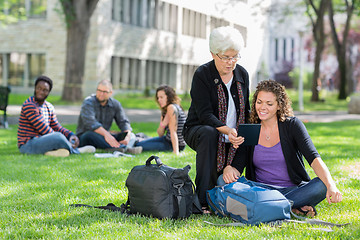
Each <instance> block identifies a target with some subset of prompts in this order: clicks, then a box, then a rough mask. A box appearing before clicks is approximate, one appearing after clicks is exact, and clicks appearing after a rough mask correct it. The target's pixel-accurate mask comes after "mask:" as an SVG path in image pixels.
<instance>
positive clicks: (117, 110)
mask: <svg viewBox="0 0 360 240" xmlns="http://www.w3.org/2000/svg"><path fill="white" fill-rule="evenodd" d="M111 95H112V84H111V82H110V81H107V80H102V81H100V82H99V84H98V86H97V89H96V94H93V95H91V96H88V97H87V98H85V100H84V102H83V104H82V106H81V111H80V116H79V120H78V126H77V129H76V134H77V136H78V137H79V139H80V146H85V145H91V146H94V147H95V148H99V149H106V150H108V151H121V152H127V153H131V154H138V153H141V152H142V147H133V146H134V143H135V140H136V136H135V134H133V133H132V132H131V131H132V128H131V126H130V121H129V119H128V117H127V116H126V114H125V111H124V109H123V107H122V106H121V103H120V102H119V101H118V100H116V99H114V98H112V97H111ZM113 120H115V122H116V124H117V126H118V127H119V129H120V130H121V131H122V132H123V133H124V132H126V133H127V134H126V136H125V137H124V138H122V136H123V135H122V134H115V133H111V132H110V128H111V125H112V122H113Z"/></svg>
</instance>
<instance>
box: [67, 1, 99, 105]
mask: <svg viewBox="0 0 360 240" xmlns="http://www.w3.org/2000/svg"><path fill="white" fill-rule="evenodd" d="M60 2H61V4H62V7H63V11H64V14H65V19H66V23H67V26H68V28H67V39H66V64H65V82H64V88H63V92H62V100H65V101H81V100H83V94H82V84H83V80H84V72H85V59H86V45H87V42H88V39H89V34H90V18H91V15H92V14H93V12H94V10H95V8H96V5H97V3H98V0H87V1H86V0H66V1H65V0H60Z"/></svg>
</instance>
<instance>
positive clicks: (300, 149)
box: [246, 117, 320, 185]
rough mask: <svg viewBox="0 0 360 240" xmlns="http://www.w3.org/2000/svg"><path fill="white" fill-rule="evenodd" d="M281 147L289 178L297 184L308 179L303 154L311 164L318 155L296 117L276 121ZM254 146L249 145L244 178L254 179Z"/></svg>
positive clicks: (302, 125)
mask: <svg viewBox="0 0 360 240" xmlns="http://www.w3.org/2000/svg"><path fill="white" fill-rule="evenodd" d="M278 127H279V135H280V143H281V148H282V151H283V154H284V157H285V162H286V166H287V171H288V173H289V176H290V180H291V181H292V182H293V183H294V184H296V185H299V184H300V183H301V182H303V181H305V182H308V181H310V177H309V175H308V174H307V172H306V170H305V166H304V161H303V156H304V157H305V159H306V160H307V162H308V163H309V165H311V163H312V162H313V160H314V159H315V158H317V157H320V154H319V153H318V152H317V150H316V148H315V146H314V144H313V142H312V141H311V138H310V136H309V134H308V132H307V130H306V128H305V126H304V124H303V123H302V122H301V121H300V120H299V119H298V118H296V117H288V118H287V119H286V120H285V121H284V122H280V121H278ZM253 154H254V146H252V147H249V154H248V155H249V158H248V162H247V166H246V178H248V179H250V180H253V181H255V180H256V178H255V169H254V164H253Z"/></svg>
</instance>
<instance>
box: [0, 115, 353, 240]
mask: <svg viewBox="0 0 360 240" xmlns="http://www.w3.org/2000/svg"><path fill="white" fill-rule="evenodd" d="M132 125H133V128H134V131H135V132H145V133H147V134H149V135H154V134H155V129H156V123H146V124H145V123H134V124H132ZM306 126H307V128H308V130H309V132H310V135H311V136H312V139H313V142H314V143H315V145H316V147H317V149H318V151H319V152H320V154H321V155H322V158H323V159H324V161H325V162H326V164H327V165H328V167H329V169H330V171H331V173H332V175H333V177H334V179H335V181H336V183H337V185H338V188H339V189H340V190H341V191H342V193H343V195H344V200H343V202H341V203H339V204H332V205H329V204H327V203H326V202H325V201H323V202H321V203H320V204H319V205H318V207H317V210H318V216H317V218H318V219H322V220H326V221H331V222H337V223H347V222H350V223H351V225H349V226H346V227H344V228H334V232H324V231H319V230H314V229H312V228H316V226H315V227H314V226H309V225H301V224H283V225H282V226H281V227H269V226H266V225H263V226H260V227H250V226H248V227H244V228H240V227H215V226H210V225H207V224H206V223H204V220H206V221H210V222H213V223H229V222H231V221H230V220H229V219H222V218H219V217H216V216H214V215H211V216H200V215H192V216H191V217H190V218H188V219H185V220H158V219H154V218H147V217H141V216H129V217H128V216H124V215H122V214H120V213H115V212H108V211H104V210H99V209H89V208H73V207H69V205H70V204H73V203H83V204H89V205H106V204H107V203H110V202H112V203H114V204H115V205H117V206H120V205H121V204H122V203H124V202H125V201H126V199H127V189H126V187H125V180H126V177H127V175H128V173H129V172H130V170H131V168H132V167H133V166H135V165H140V164H141V165H143V164H144V163H145V160H146V159H147V158H148V157H149V156H150V155H151V154H155V155H158V156H159V157H160V158H161V160H162V161H163V162H164V163H165V164H167V165H169V166H172V167H184V166H185V165H187V164H189V165H191V167H192V170H191V171H190V175H191V178H192V179H194V178H195V153H194V151H192V150H191V149H190V148H186V150H185V151H184V152H183V153H182V154H181V156H179V157H175V156H173V155H172V154H171V153H142V154H140V155H136V156H135V157H133V158H125V157H120V158H95V157H94V156H93V155H92V154H83V155H71V156H69V157H67V158H56V157H48V156H43V155H33V156H28V155H21V154H19V152H18V149H17V147H16V131H17V128H16V126H11V129H0V155H1V160H0V199H1V200H0V209H1V211H0V219H1V221H0V239H28V238H29V239H132V240H133V239H142V240H143V239H360V216H359V206H360V200H359V196H360V165H359V151H358V149H360V139H359V137H358V136H359V133H360V121H345V122H334V123H307V124H306ZM66 127H68V128H69V129H71V130H75V125H67V126H66ZM309 172H310V175H311V176H312V177H313V176H314V173H313V172H312V171H311V170H309Z"/></svg>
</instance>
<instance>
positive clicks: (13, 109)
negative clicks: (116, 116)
mask: <svg viewBox="0 0 360 240" xmlns="http://www.w3.org/2000/svg"><path fill="white" fill-rule="evenodd" d="M20 110H21V106H13V105H11V106H8V108H7V113H8V115H9V116H8V121H9V124H17V123H18V119H19V114H20ZM55 110H56V115H57V117H58V119H59V122H60V123H61V124H76V123H77V119H78V116H79V113H80V106H55ZM125 111H126V114H127V115H128V117H129V119H130V122H158V121H159V117H160V110H147V109H125ZM295 116H297V117H298V118H299V119H300V120H302V121H303V122H333V121H342V120H360V114H348V113H347V112H345V111H336V112H331V111H318V112H311V113H300V112H295Z"/></svg>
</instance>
